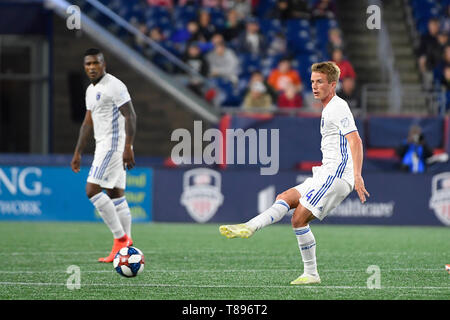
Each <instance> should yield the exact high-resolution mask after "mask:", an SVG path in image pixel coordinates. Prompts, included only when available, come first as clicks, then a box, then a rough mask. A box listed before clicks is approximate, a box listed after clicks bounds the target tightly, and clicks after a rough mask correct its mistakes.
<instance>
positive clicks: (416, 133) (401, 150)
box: [396, 125, 433, 173]
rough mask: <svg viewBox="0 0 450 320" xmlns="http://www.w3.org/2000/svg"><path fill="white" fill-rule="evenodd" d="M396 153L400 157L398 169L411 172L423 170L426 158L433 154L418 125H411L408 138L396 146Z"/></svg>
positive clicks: (424, 169)
mask: <svg viewBox="0 0 450 320" xmlns="http://www.w3.org/2000/svg"><path fill="white" fill-rule="evenodd" d="M396 153H397V155H398V156H399V157H400V170H402V171H405V172H412V173H420V172H425V171H426V159H427V158H429V157H431V156H432V155H433V151H432V150H431V149H430V148H429V147H428V145H427V143H426V141H425V136H424V135H423V133H422V128H421V127H420V126H418V125H412V126H411V128H410V130H409V133H408V138H407V139H406V140H405V141H404V142H403V143H402V144H401V145H400V146H398V147H397V149H396Z"/></svg>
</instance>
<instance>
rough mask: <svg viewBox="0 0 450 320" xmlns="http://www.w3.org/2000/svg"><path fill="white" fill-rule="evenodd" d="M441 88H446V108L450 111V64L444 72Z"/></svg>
mask: <svg viewBox="0 0 450 320" xmlns="http://www.w3.org/2000/svg"><path fill="white" fill-rule="evenodd" d="M442 74H443V75H442V79H441V89H442V90H445V91H446V92H445V97H446V103H445V110H447V111H450V66H446V67H445V68H444V71H443V73H442Z"/></svg>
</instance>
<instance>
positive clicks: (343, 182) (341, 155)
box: [219, 61, 370, 285]
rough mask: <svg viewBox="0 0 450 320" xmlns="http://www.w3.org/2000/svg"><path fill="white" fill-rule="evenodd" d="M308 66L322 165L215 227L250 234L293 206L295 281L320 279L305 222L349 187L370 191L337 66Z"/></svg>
mask: <svg viewBox="0 0 450 320" xmlns="http://www.w3.org/2000/svg"><path fill="white" fill-rule="evenodd" d="M311 71H312V73H311V86H312V92H313V95H314V98H315V99H318V100H320V101H321V102H322V106H323V109H322V117H321V121H320V133H321V135H322V141H321V150H322V165H321V166H318V167H313V168H312V174H313V176H312V178H308V179H306V180H305V181H304V182H303V183H302V184H299V185H297V186H295V187H293V188H291V189H288V190H286V191H284V192H282V193H281V194H279V195H278V196H277V197H276V201H275V203H274V204H273V205H272V207H270V208H269V209H267V210H266V211H264V212H262V213H261V214H259V215H257V216H256V217H254V218H253V219H251V220H249V221H248V222H246V223H244V224H236V225H223V226H220V228H219V230H220V233H221V234H222V235H224V236H226V237H227V238H236V237H239V238H248V237H251V236H252V235H253V234H254V233H255V232H256V231H257V230H260V229H261V228H264V227H266V226H268V225H270V224H273V223H276V222H278V221H280V220H281V219H282V218H283V217H284V216H285V215H286V213H287V212H288V211H289V210H291V209H294V208H295V210H294V213H293V216H292V220H291V223H292V228H293V229H294V233H295V235H296V237H297V242H298V246H299V249H300V253H301V256H302V260H303V265H304V269H303V274H302V275H300V276H299V277H298V278H297V279H295V280H293V281H292V282H291V284H294V285H297V284H312V283H320V277H319V273H318V271H317V263H316V240H315V238H314V235H313V233H312V231H311V228H310V226H309V222H310V221H312V220H314V219H316V218H317V219H319V220H322V219H324V218H325V217H326V216H327V215H328V213H329V212H330V211H331V210H333V209H334V208H336V207H337V206H338V205H339V204H340V203H341V202H342V201H343V200H344V199H345V198H346V197H347V196H348V195H349V194H350V193H351V192H352V191H353V190H355V191H356V192H357V194H358V197H359V199H360V201H361V202H362V203H364V202H365V201H366V196H370V195H369V193H368V192H367V190H366V188H365V186H364V180H363V178H362V175H361V170H362V163H363V146H362V141H361V138H360V136H359V133H358V129H357V128H356V125H355V121H354V118H353V115H352V113H351V111H350V108H349V106H348V104H347V102H346V101H345V100H343V99H341V98H340V97H338V96H337V95H336V84H337V83H338V81H339V75H340V70H339V67H338V66H337V65H336V64H335V63H334V62H331V61H327V62H320V63H315V64H313V65H312V67H311Z"/></svg>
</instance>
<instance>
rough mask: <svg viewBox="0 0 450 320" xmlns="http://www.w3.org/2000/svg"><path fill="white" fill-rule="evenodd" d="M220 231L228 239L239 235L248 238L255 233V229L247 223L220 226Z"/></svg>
mask: <svg viewBox="0 0 450 320" xmlns="http://www.w3.org/2000/svg"><path fill="white" fill-rule="evenodd" d="M219 231H220V234H221V235H223V236H225V237H227V238H228V239H233V238H237V237H239V238H245V239H247V238H250V237H251V236H252V235H253V234H254V233H255V230H253V229H252V228H250V227H249V226H247V225H246V224H228V225H224V226H220V228H219Z"/></svg>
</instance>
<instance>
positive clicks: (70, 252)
mask: <svg viewBox="0 0 450 320" xmlns="http://www.w3.org/2000/svg"><path fill="white" fill-rule="evenodd" d="M140 249H141V248H140ZM141 250H142V251H143V252H144V254H171V253H173V254H184V255H185V256H186V255H189V254H205V253H217V254H229V253H233V254H243V255H250V256H251V257H252V258H256V257H258V255H264V256H265V257H267V256H273V255H275V254H267V253H264V254H263V253H262V252H261V253H258V252H255V251H247V250H215V249H207V248H205V249H199V250H188V251H186V250H164V251H162V250H145V249H141ZM105 253H107V250H103V251H68V250H66V251H34V250H33V251H15V252H4V251H3V252H0V255H2V256H3V255H7V256H21V255H24V256H26V255H31V256H34V255H45V254H48V255H90V254H100V255H101V254H105ZM320 255H322V256H324V257H326V256H342V257H343V256H364V255H367V256H372V255H375V256H376V255H383V256H385V255H389V256H405V255H406V256H409V255H410V253H407V252H379V251H375V252H369V251H368V252H357V253H335V252H328V251H326V250H322V251H321V252H320ZM418 255H421V256H447V257H450V255H449V253H448V252H445V251H440V252H420V253H418Z"/></svg>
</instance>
